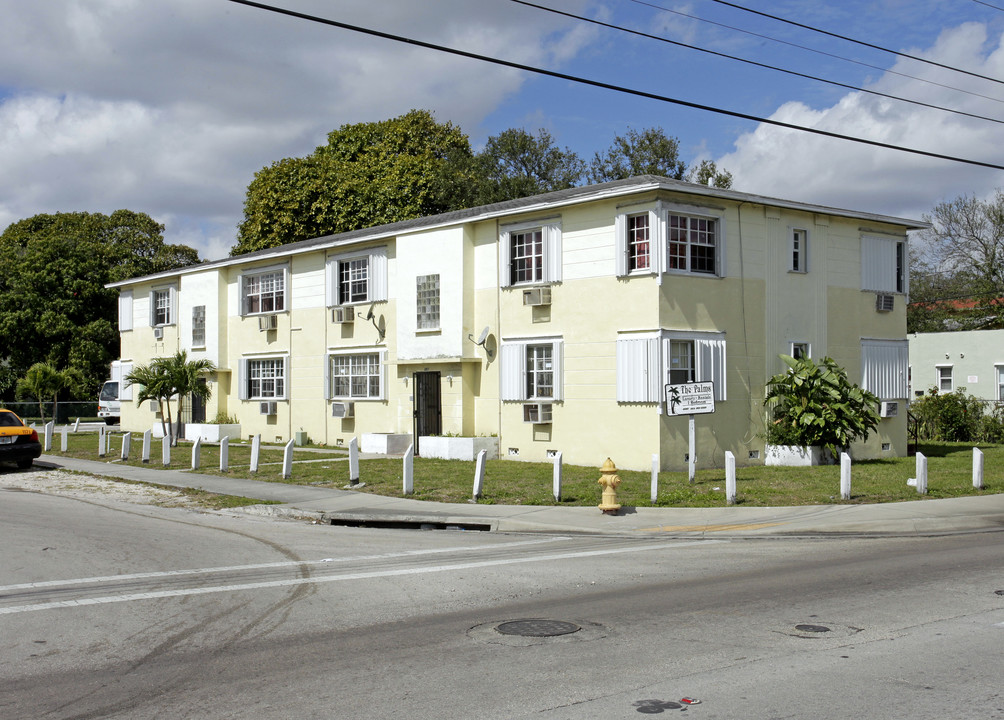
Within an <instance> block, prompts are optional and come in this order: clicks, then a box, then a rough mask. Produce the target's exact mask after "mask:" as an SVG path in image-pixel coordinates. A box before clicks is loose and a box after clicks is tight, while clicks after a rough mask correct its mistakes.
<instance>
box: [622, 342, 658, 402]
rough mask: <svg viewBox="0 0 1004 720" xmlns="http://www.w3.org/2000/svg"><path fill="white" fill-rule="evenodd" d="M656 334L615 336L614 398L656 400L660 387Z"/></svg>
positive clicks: (633, 400)
mask: <svg viewBox="0 0 1004 720" xmlns="http://www.w3.org/2000/svg"><path fill="white" fill-rule="evenodd" d="M660 358H661V355H660V352H659V339H658V338H637V337H624V338H618V340H617V402H656V401H658V399H659V392H660V388H661V387H662V375H661V365H662V363H661V360H660Z"/></svg>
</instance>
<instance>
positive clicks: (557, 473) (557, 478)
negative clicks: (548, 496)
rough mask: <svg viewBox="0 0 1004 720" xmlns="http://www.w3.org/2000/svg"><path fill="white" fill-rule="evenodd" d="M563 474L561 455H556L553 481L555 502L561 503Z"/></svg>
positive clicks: (552, 488) (552, 490)
mask: <svg viewBox="0 0 1004 720" xmlns="http://www.w3.org/2000/svg"><path fill="white" fill-rule="evenodd" d="M561 473H562V467H561V453H560V452H558V453H556V454H555V455H554V474H553V475H552V479H551V493H552V494H553V495H554V501H555V502H561Z"/></svg>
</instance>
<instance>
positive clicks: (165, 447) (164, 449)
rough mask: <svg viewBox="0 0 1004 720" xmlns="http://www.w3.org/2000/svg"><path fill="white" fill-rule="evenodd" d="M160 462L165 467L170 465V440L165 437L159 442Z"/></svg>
mask: <svg viewBox="0 0 1004 720" xmlns="http://www.w3.org/2000/svg"><path fill="white" fill-rule="evenodd" d="M160 461H161V463H163V464H164V466H165V467H166V466H167V465H170V464H171V440H170V438H168V437H167V435H165V436H164V439H163V440H161V441H160Z"/></svg>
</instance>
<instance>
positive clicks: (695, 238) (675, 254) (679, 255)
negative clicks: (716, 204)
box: [666, 215, 718, 275]
mask: <svg viewBox="0 0 1004 720" xmlns="http://www.w3.org/2000/svg"><path fill="white" fill-rule="evenodd" d="M668 226H669V248H668V254H667V258H666V260H667V264H668V268H669V269H670V270H682V271H684V272H691V273H705V274H709V275H714V274H715V273H717V272H718V265H717V251H718V221H717V220H715V219H714V218H703V217H689V216H686V215H670V216H669V222H668Z"/></svg>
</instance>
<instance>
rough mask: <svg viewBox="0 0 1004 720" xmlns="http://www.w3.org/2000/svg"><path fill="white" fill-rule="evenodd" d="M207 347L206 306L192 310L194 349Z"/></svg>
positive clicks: (197, 306) (198, 306)
mask: <svg viewBox="0 0 1004 720" xmlns="http://www.w3.org/2000/svg"><path fill="white" fill-rule="evenodd" d="M205 346H206V306H205V305H196V306H194V307H193V308H192V347H197V348H201V347H205Z"/></svg>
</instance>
